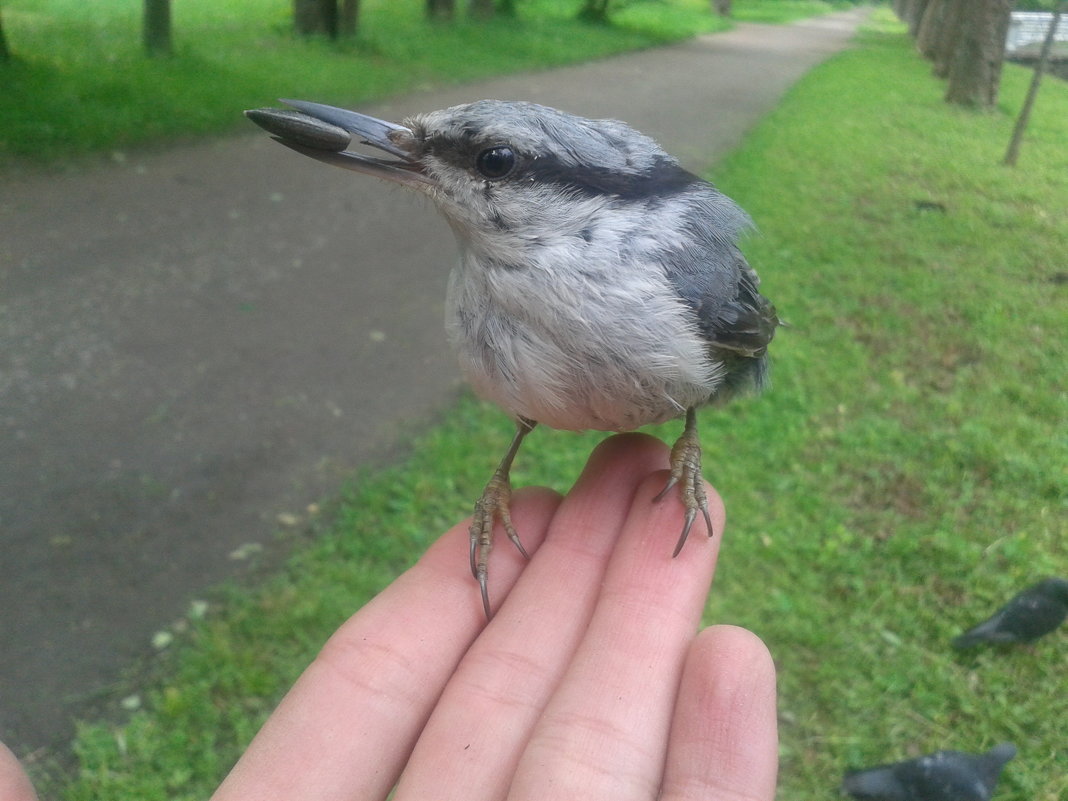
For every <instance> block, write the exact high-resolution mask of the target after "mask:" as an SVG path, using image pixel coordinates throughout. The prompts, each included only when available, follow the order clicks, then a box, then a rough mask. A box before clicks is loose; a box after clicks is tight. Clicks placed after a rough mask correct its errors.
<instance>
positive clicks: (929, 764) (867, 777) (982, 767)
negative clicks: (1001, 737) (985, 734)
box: [842, 743, 1016, 801]
mask: <svg viewBox="0 0 1068 801" xmlns="http://www.w3.org/2000/svg"><path fill="white" fill-rule="evenodd" d="M1014 756H1016V746H1014V745H1013V744H1012V743H1002V744H1001V745H998V746H995V747H994V748H991V749H990V750H989V751H987V752H986V753H985V754H967V753H964V752H963V751H936V752H935V753H933V754H928V755H927V756H922V757H917V758H916V759H908V760H905V761H904V762H895V763H892V764H889V765H879V766H877V767H874V768H867V769H866V770H857V771H852V772H850V773H847V774H846V775H845V779H843V781H842V791H843V792H845V793H848V794H849V795H851V796H853V797H854V798H857V799H860V800H861V801H990V798H991V797H992V796H993V795H994V789H995V788H996V787H997V783H998V777H1000V776H1001V771H1002V769H1003V768H1004V767H1005V763H1006V762H1008V761H1009V760H1010V759H1012V758H1013V757H1014Z"/></svg>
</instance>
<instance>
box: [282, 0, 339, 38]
mask: <svg viewBox="0 0 1068 801" xmlns="http://www.w3.org/2000/svg"><path fill="white" fill-rule="evenodd" d="M293 24H294V26H295V27H296V29H297V33H299V34H300V35H301V36H313V35H315V34H317V33H325V34H326V35H327V36H329V37H330V38H331V39H336V38H337V33H338V11H337V0H293Z"/></svg>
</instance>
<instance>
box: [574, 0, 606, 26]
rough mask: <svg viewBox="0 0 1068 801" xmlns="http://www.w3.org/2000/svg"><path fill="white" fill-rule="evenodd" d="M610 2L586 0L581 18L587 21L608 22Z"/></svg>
mask: <svg viewBox="0 0 1068 801" xmlns="http://www.w3.org/2000/svg"><path fill="white" fill-rule="evenodd" d="M608 3H609V0H584V2H583V3H582V9H581V11H579V19H584V20H585V21H587V22H607V21H608Z"/></svg>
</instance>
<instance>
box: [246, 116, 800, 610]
mask: <svg viewBox="0 0 1068 801" xmlns="http://www.w3.org/2000/svg"><path fill="white" fill-rule="evenodd" d="M280 102H282V103H284V104H286V105H287V106H289V108H287V109H277V108H261V109H250V110H248V111H246V112H245V114H246V116H247V117H248V118H249V119H250V120H251V121H252V122H254V123H256V124H257V125H259V126H260V127H262V128H264V129H265V130H267V131H268V132H269V133H271V134H273V135H274V138H275V139H276V140H277V141H278V142H280V143H281V144H283V145H286V146H288V147H289V148H291V149H293V150H295V151H297V152H299V153H302V154H304V155H306V156H310V157H312V158H314V159H316V160H318V161H321V162H324V163H326V164H330V165H334V166H340V167H344V168H347V169H350V170H354V171H356V172H359V173H364V174H369V175H372V176H374V177H377V178H380V179H384V180H385V181H388V182H391V183H393V184H399V185H401V186H404V187H407V188H409V189H413V190H415V191H416V192H418V193H420V194H422V195H425V196H426V197H428V198H430V200H431V201H432V202H433V203H434V205H435V206H436V207H437V209H438V210H439V211H440V212H441V213H442V214H443V216H444V217H445V219H446V221H447V222H448V224H449V226H450V227H451V229H452V231H453V233H454V235H455V238H456V241H457V244H458V249H459V263H458V264H457V265H456V266H455V267H454V268H453V269H452V272H451V273H450V275H449V281H448V288H447V291H446V299H445V307H446V315H445V317H446V319H445V329H446V334H447V337H448V339H449V341H450V342H451V344H452V346H453V348H454V349H455V351H456V353H457V356H458V360H459V364H460V369H461V373H462V374H463V375H464V377H465V378H466V379H467V381H468V382H469V383H470V384H471V386H472V388H473V389H474V391H475V393H476V394H477V395H478V396H480V397H482V398H484V399H488V400H490V401H492V402H494V403H496V404H497V405H498V406H500V407H501V408H502V409H503V410H504V411H505V412H506V413H507V414H508V415H509V416H510V417H511V418H512V419H513V421H514V422H515V426H516V428H515V434H514V437H513V439H512V441H511V444H510V446H509V447H508V450H507V452H506V453H505V455H504V457H503V458H502V459H501V461H500V463H499V464H498V466H497V469H496V470H495V471H494V473H493V475H492V477H491V479H490V480H489V482H488V483H487V484H486V486H485V489H484V490H483V493H482V495H481V496H480V498H479V499H478V501H477V502H476V503H475V509H474V515H473V517H472V522H471V525H470V530H469V539H470V564H471V572H472V575H473V577H474V579H475V580H476V581H477V582H478V585H479V588H480V593H481V598H482V605H483V609H484V611H485V614H486V617H487V619H489V618H490V617H491V605H490V600H489V592H488V570H489V567H488V565H489V556H490V551H491V548H492V544H493V533H494V526H495V523H496V521H499V522H500V523H501V526H502V528H503V529H504V531H505V533H506V534H507V536H508V538H509V539H510V540H511V541H512V542H513V543H514V544H515V546H516V547H517V548H518V549H519V551H520V553H522V554H523V556H525V557H528V558H529V556H528V554H527V551H526V549H525V548H524V547H523V544H522V541H521V539H520V537H519V534H518V532H517V531H516V529H515V526H514V525H513V524H512V520H511V515H510V512H509V509H510V499H511V480H510V471H511V467H512V463H513V461H514V459H515V456H516V454H517V452H518V451H519V448H520V445H521V444H522V442H523V439H524V437H526V436H527V434H529V433H530V431H531V430H532V429H533V428H534V427H535V426H537V425H543V426H547V427H549V428H553V429H562V430H570V431H582V430H600V431H630V430H634V429H636V428H639V427H641V426H644V425H648V424H653V423H660V422H665V421H667V420H672V419H677V418H680V417H681V418H684V420H685V422H684V425H683V431H682V434H681V436H680V437H679V438H678V440H677V441H676V442H675V444H674V446H673V448H672V449H671V455H670V462H669V464H670V473H669V478H668V479H667V483H666V486H665V487H664V488H663V490H662V491H661V492H660V493H658V494H657V495H656V496H655V500H660V499H662V498H663V497H665V495H666V494H667V493H668V491H669V490H671V489H672V487H675V486H678V487H679V493H680V496H681V500H682V504H683V506H684V508H685V516H684V524H683V529H682V533H681V535H680V536H679V539H678V541H677V543H676V546H675V550H674V553H673V557H674V556H677V555H678V553H679V552H680V551H681V549H682V547H683V545H684V544H685V542H686V539H687V537H688V535H689V533H690V530H691V528H692V525H693V522H694V520H695V518H696V516H697V514H698V512H700V513H701V514H702V515H703V518H704V522H705V526H706V528H707V531H708V535H709V536H710V537H711V536H713V533H714V532H713V527H712V520H711V517H710V515H709V511H708V499H707V496H706V493H705V489H704V484H703V479H702V473H701V444H700V440H699V439H698V434H697V418H696V410H697V408H698V407H700V406H703V405H704V404H707V403H709V402H716V403H721V402H724V401H726V400H728V399H730V398H731V397H733V396H735V395H738V394H740V393H742V392H748V391H759V390H761V389H762V388H763V387H764V386H765V384H766V383H767V375H768V357H767V350H768V345H769V343H770V342H771V340H772V338H773V336H774V335H775V331H776V328H777V327H778V326H779V325H780V321H779V317H778V314H777V312H776V309H775V306H774V305H773V304H772V303H771V302H770V301H769V300H768V299H767V298H765V297H764V296H763V295H762V294H761V293H760V291H759V289H758V287H759V283H760V280H759V278H758V276H757V273H756V271H755V270H754V269H753V268H752V267H751V266H750V265H749V263H748V262H747V261H746V259H745V257H744V256H743V254H742V252H741V250H740V249H739V242H740V240H741V238H742V236H743V235H745V234H746V233H747V232H748V231H750V230H751V229H752V228H753V224H752V221H751V220H750V218H749V216H748V215H747V214H746V213H745V212H744V211H743V210H742V209H741V208H740V207H739V206H738V205H737V204H736V203H735V202H734V201H732V200H731V199H730V198H728V197H727V196H726V195H724V194H723V193H722V192H720V191H719V190H718V189H717V188H716V187H714V186H713V185H712V184H711V183H710V182H708V181H706V180H704V179H702V178H699V177H697V176H696V175H694V174H692V173H691V172H688V171H687V170H685V169H684V168H683V167H682V166H681V165H680V164H679V162H678V161H677V160H676V159H675V158H674V157H672V156H670V155H669V154H668V153H666V152H665V151H664V150H663V149H662V148H661V147H660V146H659V145H658V144H657V143H656V142H655V141H654V140H653V139H651V138H650V137H648V136H645V135H644V134H642V133H640V132H638V131H637V130H635V129H633V128H631V127H630V126H628V125H626V124H625V123H623V122H621V121H618V120H609V119H596V120H595V119H587V118H584V117H580V116H576V115H574V114H570V113H568V112H565V111H561V110H558V109H555V108H550V107H548V106H543V105H539V104H536V103H530V102H525V101H514V100H513V101H510V100H493V99H487V100H477V101H474V102H471V103H465V104H461V105H457V106H452V107H449V108H445V109H441V110H437V111H431V112H427V113H422V114H417V115H414V116H412V117H409V118H408V119H406V120H404V121H403V122H402V123H395V122H390V121H387V120H381V119H377V118H375V117H371V116H368V115H365V114H361V113H359V112H356V111H350V110H348V109H342V108H338V107H336V106H328V105H325V104H321V103H313V102H310V101H304V100H282V101H280ZM353 139H356V140H357V142H358V143H359V144H362V145H366V146H369V147H371V148H373V149H376V150H377V151H381V153H385V154H387V156H388V158H383V157H381V156H380V155H370V154H368V153H364V152H360V151H358V150H356V149H353V148H352V147H351V145H352V140H353Z"/></svg>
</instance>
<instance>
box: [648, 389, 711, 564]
mask: <svg viewBox="0 0 1068 801" xmlns="http://www.w3.org/2000/svg"><path fill="white" fill-rule="evenodd" d="M679 483H681V485H682V486H681V487H680V491H681V492H682V505H683V506H685V507H686V522H685V523H684V524H683V526H682V536H680V537H679V541H678V543H677V544H676V545H675V550H674V552H673V553H672V554H671V557H672V558H675V557H676V556H678V555H679V551H681V550H682V546H683V545H685V544H686V538H687V537H688V536H690V528H691V527H692V526H693V521H694V519H695V518H696V517H697V510H698V509H700V510H701V514H703V515H704V517H705V525H706V526H708V536H709V537H711V536H712V533H713V532H712V518H711V517H710V516H709V514H708V496H707V495H706V494H705V484H704V481H702V480H701V440H699V439H698V438H697V413H696V412H695V411H694V409H693V408H692V407H691V408H689V409H687V410H686V427H685V428H684V429H683V430H682V436H681V437H679V438H678V440H677V441H676V442H675V445H674V446H673V447H672V449H671V477H670V478H669V479H668V483H667V486H666V487H664V488H663V489H662V490H660V492H659V493H657V496H656V498H654V499H653V500H656V501H659V500H660V499H661V498H663V497H664V496H665V495H667V493H668V490H670V489H671V488H672V487H674V486H675V485H676V484H679Z"/></svg>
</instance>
